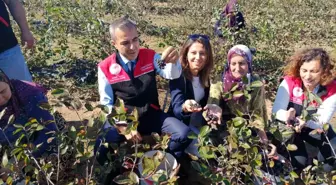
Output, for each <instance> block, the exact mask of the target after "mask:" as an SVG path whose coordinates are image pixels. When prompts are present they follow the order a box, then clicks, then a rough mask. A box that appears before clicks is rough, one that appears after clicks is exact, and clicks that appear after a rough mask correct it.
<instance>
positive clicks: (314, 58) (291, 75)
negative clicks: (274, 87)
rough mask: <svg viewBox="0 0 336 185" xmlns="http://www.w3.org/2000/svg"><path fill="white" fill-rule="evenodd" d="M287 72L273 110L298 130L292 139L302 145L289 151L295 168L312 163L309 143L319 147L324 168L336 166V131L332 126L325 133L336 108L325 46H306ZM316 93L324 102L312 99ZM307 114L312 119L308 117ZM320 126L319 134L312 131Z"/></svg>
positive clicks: (330, 64)
mask: <svg viewBox="0 0 336 185" xmlns="http://www.w3.org/2000/svg"><path fill="white" fill-rule="evenodd" d="M284 73H285V77H284V80H283V81H282V82H281V84H280V86H279V88H278V91H277V95H276V98H275V101H274V105H273V109H272V112H273V113H274V114H275V115H276V119H277V120H279V121H280V122H282V123H284V124H286V125H287V126H288V127H292V128H293V129H294V130H295V132H294V137H293V139H292V140H288V142H290V143H293V144H295V145H296V146H297V148H298V149H297V150H295V151H289V153H290V157H291V161H292V165H293V167H294V168H295V170H296V171H297V172H301V171H302V170H303V169H304V168H305V167H306V166H307V165H308V164H307V158H308V153H307V150H306V147H305V142H307V143H309V144H310V145H312V146H314V147H317V148H318V149H319V153H318V159H319V160H321V161H324V170H326V171H330V170H333V169H335V158H334V157H332V156H333V151H332V150H334V148H335V146H336V139H335V136H336V135H335V132H334V131H333V129H332V126H331V125H330V126H329V128H328V130H326V131H325V134H322V132H321V131H322V130H323V125H324V124H327V123H329V122H330V120H331V118H332V116H333V114H334V113H335V111H336V81H335V80H334V78H335V75H334V74H333V66H332V61H331V58H330V57H329V55H328V53H327V52H326V51H325V50H323V49H321V48H312V49H303V50H300V51H298V52H296V53H295V54H294V55H293V56H291V57H290V58H289V62H288V64H287V66H286V67H285V71H284ZM312 95H315V96H318V97H319V98H320V99H321V100H322V102H320V103H318V102H319V101H316V100H312V99H310V98H308V97H312ZM313 99H315V98H313ZM308 106H309V109H307V108H308ZM304 114H306V115H304ZM306 116H308V117H310V118H308V119H305V118H307V117H306ZM286 128H287V127H286ZM316 129H317V130H318V131H319V133H317V134H310V133H311V132H312V131H313V130H316ZM326 136H327V137H328V138H329V140H330V142H331V145H329V144H328V142H327V138H326ZM331 146H332V148H331Z"/></svg>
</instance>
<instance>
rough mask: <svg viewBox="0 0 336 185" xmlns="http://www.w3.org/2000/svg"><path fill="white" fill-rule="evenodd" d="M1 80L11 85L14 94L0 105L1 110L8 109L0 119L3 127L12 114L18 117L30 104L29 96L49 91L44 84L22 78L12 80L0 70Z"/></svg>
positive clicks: (0, 124)
mask: <svg viewBox="0 0 336 185" xmlns="http://www.w3.org/2000/svg"><path fill="white" fill-rule="evenodd" d="M0 82H5V83H7V84H8V85H9V87H10V90H11V92H12V96H11V98H10V99H9V101H8V102H7V103H6V104H5V105H2V106H0V112H2V111H3V110H4V109H6V112H5V114H4V115H3V116H2V118H1V120H0V126H1V128H3V127H5V126H6V125H7V123H8V119H9V117H10V116H11V115H14V116H15V117H16V118H17V117H18V116H19V115H20V114H22V113H24V107H25V106H26V105H27V104H28V101H29V98H30V97H31V96H33V95H36V94H37V93H44V94H46V93H47V90H46V89H45V88H43V87H42V86H40V85H38V84H35V83H32V82H26V81H21V80H10V79H9V78H8V76H7V75H6V74H5V73H4V72H3V71H2V70H0Z"/></svg>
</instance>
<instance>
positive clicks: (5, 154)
mask: <svg viewBox="0 0 336 185" xmlns="http://www.w3.org/2000/svg"><path fill="white" fill-rule="evenodd" d="M7 165H8V156H7V151H5V152H4V154H3V156H2V166H3V167H5V168H6V167H7Z"/></svg>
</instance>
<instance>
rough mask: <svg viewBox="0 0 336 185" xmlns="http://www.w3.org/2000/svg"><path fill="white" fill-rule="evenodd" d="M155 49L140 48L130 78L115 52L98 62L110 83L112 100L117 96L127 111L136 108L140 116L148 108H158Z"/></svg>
mask: <svg viewBox="0 0 336 185" xmlns="http://www.w3.org/2000/svg"><path fill="white" fill-rule="evenodd" d="M154 55H155V51H153V50H150V49H140V50H139V55H138V59H137V63H136V65H135V68H134V70H133V71H134V73H133V76H134V78H132V79H131V78H130V77H129V75H128V74H127V72H126V71H125V70H124V69H123V68H122V67H121V64H120V61H118V57H117V54H116V53H114V54H112V55H111V56H109V57H108V58H106V59H105V60H103V61H102V62H100V63H99V64H98V66H99V68H100V69H101V70H102V72H103V73H104V74H105V76H106V78H107V80H108V82H109V83H110V84H111V86H112V89H113V93H114V101H115V100H116V98H117V97H119V98H121V99H122V100H124V102H125V106H126V108H127V109H128V111H129V112H131V111H132V110H133V109H134V108H137V109H138V112H139V117H141V116H142V115H143V114H144V113H145V112H147V111H148V109H149V108H152V109H156V110H158V109H159V108H160V106H159V101H158V92H157V87H156V72H155V67H154V64H153V60H154Z"/></svg>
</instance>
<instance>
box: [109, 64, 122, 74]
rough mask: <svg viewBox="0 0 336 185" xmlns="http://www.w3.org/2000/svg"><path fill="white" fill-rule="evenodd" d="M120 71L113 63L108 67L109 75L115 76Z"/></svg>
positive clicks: (119, 67) (118, 66)
mask: <svg viewBox="0 0 336 185" xmlns="http://www.w3.org/2000/svg"><path fill="white" fill-rule="evenodd" d="M120 71H121V66H120V65H119V64H116V63H114V64H112V65H111V66H110V73H111V74H113V75H117V74H119V73H120Z"/></svg>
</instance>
